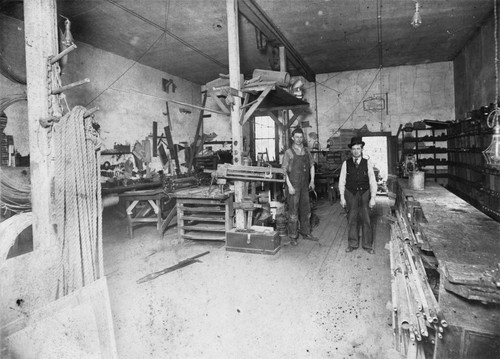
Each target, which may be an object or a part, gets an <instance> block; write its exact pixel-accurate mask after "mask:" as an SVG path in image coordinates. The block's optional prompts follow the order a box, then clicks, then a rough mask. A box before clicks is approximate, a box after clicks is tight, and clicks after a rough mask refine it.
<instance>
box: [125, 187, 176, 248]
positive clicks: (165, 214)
mask: <svg viewBox="0 0 500 359" xmlns="http://www.w3.org/2000/svg"><path fill="white" fill-rule="evenodd" d="M119 196H120V198H122V199H123V200H125V203H126V211H127V222H128V231H129V234H130V238H133V237H134V227H137V226H139V225H143V224H147V223H155V224H156V230H157V231H158V234H159V235H160V238H161V239H163V232H164V231H165V229H166V228H167V226H168V225H169V224H170V222H171V221H172V219H173V217H174V216H175V213H176V212H175V210H173V209H175V205H174V203H175V200H174V199H173V198H172V197H171V196H169V195H167V194H166V193H165V192H164V191H163V188H156V189H149V190H137V191H127V192H122V193H120V194H119Z"/></svg>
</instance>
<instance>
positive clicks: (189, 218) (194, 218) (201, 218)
mask: <svg viewBox="0 0 500 359" xmlns="http://www.w3.org/2000/svg"><path fill="white" fill-rule="evenodd" d="M179 219H181V220H183V221H204V222H221V223H225V221H226V219H225V218H224V217H211V216H208V215H207V216H195V215H189V214H188V215H186V214H184V211H183V213H182V215H181V217H180V218H179Z"/></svg>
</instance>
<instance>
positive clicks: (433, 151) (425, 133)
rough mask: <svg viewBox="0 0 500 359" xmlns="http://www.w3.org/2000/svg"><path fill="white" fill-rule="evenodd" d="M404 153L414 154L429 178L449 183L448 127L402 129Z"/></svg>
mask: <svg viewBox="0 0 500 359" xmlns="http://www.w3.org/2000/svg"><path fill="white" fill-rule="evenodd" d="M402 134H403V139H402V155H403V158H405V157H406V155H411V154H412V155H414V156H415V160H416V161H417V163H418V165H419V166H420V168H421V169H422V170H423V171H425V176H426V178H427V179H433V180H434V181H435V182H437V183H439V184H440V185H443V186H445V185H447V184H448V145H447V140H448V135H447V129H446V128H434V127H430V126H426V127H425V128H422V129H413V130H411V131H402Z"/></svg>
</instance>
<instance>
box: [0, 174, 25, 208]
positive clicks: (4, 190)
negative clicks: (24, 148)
mask: <svg viewBox="0 0 500 359" xmlns="http://www.w3.org/2000/svg"><path fill="white" fill-rule="evenodd" d="M29 178H30V177H29V170H27V169H23V168H15V167H12V168H11V167H0V207H1V208H2V210H9V211H12V212H14V213H21V212H28V211H31V185H30V183H29Z"/></svg>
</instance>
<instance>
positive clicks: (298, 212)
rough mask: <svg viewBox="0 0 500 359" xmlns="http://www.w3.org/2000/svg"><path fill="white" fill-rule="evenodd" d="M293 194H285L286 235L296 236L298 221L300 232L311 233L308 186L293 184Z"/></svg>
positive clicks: (297, 234)
mask: <svg viewBox="0 0 500 359" xmlns="http://www.w3.org/2000/svg"><path fill="white" fill-rule="evenodd" d="M294 188H295V194H294V195H291V194H290V193H288V195H287V204H288V216H289V218H288V236H289V237H290V238H297V237H298V236H299V233H298V223H299V222H300V233H301V234H304V235H308V234H311V224H310V219H311V204H310V203H309V186H308V185H307V184H306V185H305V186H294Z"/></svg>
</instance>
